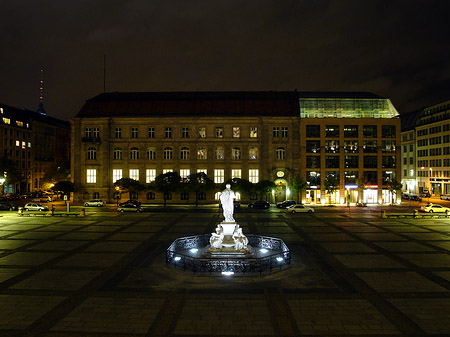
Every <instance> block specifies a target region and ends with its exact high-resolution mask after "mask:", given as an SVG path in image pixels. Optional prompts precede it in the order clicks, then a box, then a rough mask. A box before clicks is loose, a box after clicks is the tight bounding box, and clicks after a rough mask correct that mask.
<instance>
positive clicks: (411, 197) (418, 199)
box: [409, 194, 422, 201]
mask: <svg viewBox="0 0 450 337" xmlns="http://www.w3.org/2000/svg"><path fill="white" fill-rule="evenodd" d="M409 200H412V201H422V198H421V197H419V196H418V195H415V194H411V195H410V196H409Z"/></svg>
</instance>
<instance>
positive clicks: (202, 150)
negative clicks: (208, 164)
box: [197, 147, 207, 160]
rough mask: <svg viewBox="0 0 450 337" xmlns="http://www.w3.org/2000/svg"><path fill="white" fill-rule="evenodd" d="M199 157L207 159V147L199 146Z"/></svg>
mask: <svg viewBox="0 0 450 337" xmlns="http://www.w3.org/2000/svg"><path fill="white" fill-rule="evenodd" d="M197 159H200V160H205V159H207V155H206V147H199V148H198V149H197Z"/></svg>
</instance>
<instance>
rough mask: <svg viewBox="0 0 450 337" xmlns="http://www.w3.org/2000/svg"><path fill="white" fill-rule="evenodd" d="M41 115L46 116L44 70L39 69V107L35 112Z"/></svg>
mask: <svg viewBox="0 0 450 337" xmlns="http://www.w3.org/2000/svg"><path fill="white" fill-rule="evenodd" d="M36 111H37V112H38V113H40V114H41V115H46V114H47V113H46V112H45V109H44V70H42V69H41V81H40V82H39V105H38V108H37V110H36Z"/></svg>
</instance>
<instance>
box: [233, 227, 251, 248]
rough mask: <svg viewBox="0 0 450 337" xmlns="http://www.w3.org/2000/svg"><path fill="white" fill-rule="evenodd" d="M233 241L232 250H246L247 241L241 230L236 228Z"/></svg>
mask: <svg viewBox="0 0 450 337" xmlns="http://www.w3.org/2000/svg"><path fill="white" fill-rule="evenodd" d="M233 240H234V249H235V250H246V249H247V245H248V239H247V237H246V236H245V235H244V233H242V228H237V229H236V231H235V232H234V233H233Z"/></svg>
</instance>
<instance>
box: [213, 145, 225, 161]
mask: <svg viewBox="0 0 450 337" xmlns="http://www.w3.org/2000/svg"><path fill="white" fill-rule="evenodd" d="M215 152H216V159H219V160H223V159H225V150H224V149H223V147H218V148H216V151H215Z"/></svg>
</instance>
